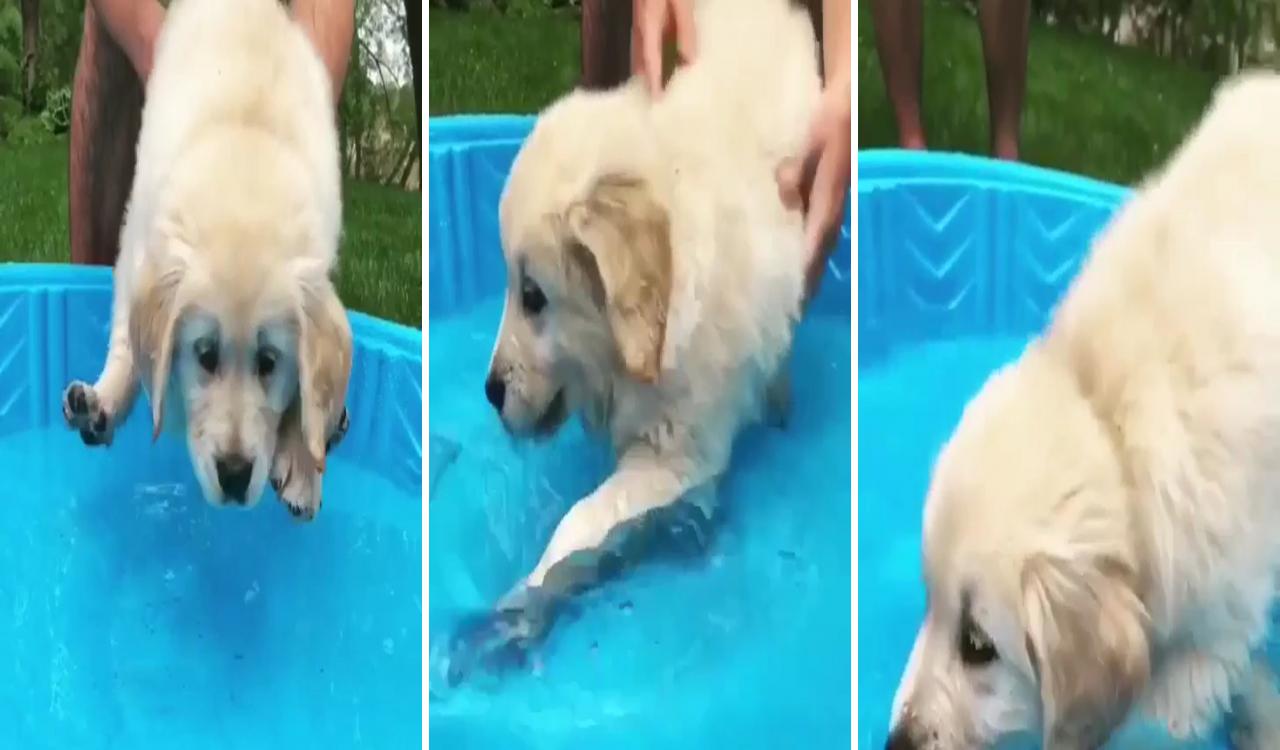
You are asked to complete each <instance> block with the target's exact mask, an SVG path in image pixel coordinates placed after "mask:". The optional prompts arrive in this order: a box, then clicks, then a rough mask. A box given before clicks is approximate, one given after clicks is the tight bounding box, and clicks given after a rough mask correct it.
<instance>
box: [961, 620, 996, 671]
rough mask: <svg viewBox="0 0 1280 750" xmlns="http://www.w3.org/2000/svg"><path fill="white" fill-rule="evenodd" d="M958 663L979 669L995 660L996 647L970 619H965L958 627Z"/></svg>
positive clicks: (989, 637) (984, 632)
mask: <svg viewBox="0 0 1280 750" xmlns="http://www.w3.org/2000/svg"><path fill="white" fill-rule="evenodd" d="M959 645H960V661H962V662H964V663H965V665H966V666H970V667H981V666H985V665H987V664H990V663H991V662H993V661H995V660H996V657H997V656H999V654H997V653H996V645H995V644H994V643H992V642H991V636H989V635H987V633H986V631H984V630H983V629H982V628H980V627H978V623H976V622H974V621H973V619H972V618H970V617H965V618H964V622H963V623H961V626H960V644H959Z"/></svg>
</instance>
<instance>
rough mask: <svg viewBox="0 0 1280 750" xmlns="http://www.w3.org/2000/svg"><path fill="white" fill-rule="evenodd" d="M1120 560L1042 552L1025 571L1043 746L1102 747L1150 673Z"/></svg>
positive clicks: (1131, 577) (1139, 608)
mask: <svg viewBox="0 0 1280 750" xmlns="http://www.w3.org/2000/svg"><path fill="white" fill-rule="evenodd" d="M1135 579H1136V576H1135V574H1134V572H1133V570H1132V569H1131V568H1130V567H1129V566H1127V565H1125V564H1124V563H1122V562H1120V561H1119V560H1115V559H1109V558H1093V559H1087V560H1078V561H1069V560H1064V559H1061V558H1051V557H1048V556H1045V555H1041V556H1037V557H1035V558H1032V559H1031V560H1030V561H1028V563H1027V564H1026V567H1025V568H1024V569H1023V571H1022V596H1023V617H1024V622H1025V625H1026V630H1027V651H1028V656H1029V658H1030V660H1031V666H1032V669H1033V670H1034V671H1035V674H1036V678H1037V680H1038V681H1039V683H1040V696H1041V702H1042V704H1043V710H1044V739H1043V746H1044V747H1045V748H1046V750H1075V749H1076V748H1083V747H1099V746H1101V745H1102V744H1103V743H1104V742H1105V741H1106V740H1107V738H1108V737H1109V736H1110V735H1111V733H1112V731H1113V730H1115V728H1116V727H1117V726H1119V725H1120V723H1121V722H1122V721H1123V720H1124V718H1125V716H1126V714H1127V713H1128V712H1129V708H1130V707H1131V706H1132V705H1133V702H1134V701H1135V700H1136V699H1137V697H1138V696H1139V695H1140V694H1141V692H1142V690H1143V689H1144V688H1145V686H1146V682H1147V678H1148V677H1149V673H1150V653H1149V650H1148V649H1149V643H1148V640H1147V627H1148V623H1149V619H1148V616H1147V612H1146V608H1145V607H1144V606H1143V605H1142V602H1141V601H1140V600H1139V598H1138V596H1137V594H1136V593H1135V591H1134V581H1135Z"/></svg>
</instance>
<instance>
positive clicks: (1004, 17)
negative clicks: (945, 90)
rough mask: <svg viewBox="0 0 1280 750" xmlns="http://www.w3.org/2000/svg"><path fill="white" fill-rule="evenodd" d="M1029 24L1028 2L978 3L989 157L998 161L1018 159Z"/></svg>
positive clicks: (1000, 0)
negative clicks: (988, 131)
mask: <svg viewBox="0 0 1280 750" xmlns="http://www.w3.org/2000/svg"><path fill="white" fill-rule="evenodd" d="M1030 22H1031V4H1030V2H1029V0H982V1H981V3H980V4H979V6H978V24H979V26H980V27H981V29H982V56H983V58H984V60H985V61H986V65H987V104H988V109H989V112H990V118H991V120H990V123H991V153H992V155H994V156H996V157H997V158H1000V159H1009V160H1012V161H1016V160H1017V159H1018V142H1019V136H1020V131H1021V129H1022V128H1021V126H1022V100H1023V97H1024V96H1025V94H1026V90H1027V35H1028V27H1029V25H1030Z"/></svg>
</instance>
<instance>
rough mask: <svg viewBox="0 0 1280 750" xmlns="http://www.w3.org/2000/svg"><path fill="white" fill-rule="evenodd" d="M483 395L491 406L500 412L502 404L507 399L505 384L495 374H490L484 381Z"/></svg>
mask: <svg viewBox="0 0 1280 750" xmlns="http://www.w3.org/2000/svg"><path fill="white" fill-rule="evenodd" d="M484 395H485V398H487V399H489V403H491V404H493V408H495V409H497V410H498V412H499V413H501V412H502V404H503V403H505V402H506V400H507V384H506V383H505V382H504V381H503V380H502V378H500V377H498V376H497V375H490V376H489V378H488V380H485V381H484Z"/></svg>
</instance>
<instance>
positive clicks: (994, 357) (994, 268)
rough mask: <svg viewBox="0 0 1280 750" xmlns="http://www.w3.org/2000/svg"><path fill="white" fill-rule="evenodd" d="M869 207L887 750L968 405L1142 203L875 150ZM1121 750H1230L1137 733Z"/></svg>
mask: <svg viewBox="0 0 1280 750" xmlns="http://www.w3.org/2000/svg"><path fill="white" fill-rule="evenodd" d="M857 193H858V220H859V223H858V264H859V268H858V295H859V298H858V316H859V317H858V326H859V331H858V333H859V343H858V349H859V364H858V367H859V372H858V431H859V432H858V435H859V443H858V467H859V468H858V471H859V474H858V514H859V515H858V646H859V650H858V659H859V661H858V693H859V697H858V701H859V705H858V726H859V738H858V747H860V748H864V749H868V750H872V749H873V750H881V748H883V747H884V742H885V738H886V735H887V734H888V721H889V712H890V709H891V704H892V701H893V694H894V691H895V689H896V688H897V684H898V679H899V677H900V676H901V674H902V670H903V668H904V666H905V665H906V661H907V657H908V655H909V653H910V651H911V645H912V641H913V640H914V638H915V633H916V629H917V627H918V626H919V623H920V621H921V618H922V617H923V615H924V589H923V578H922V574H921V569H920V526H921V518H922V507H923V501H924V493H925V490H926V488H927V486H928V482H929V474H930V470H931V467H932V464H933V461H934V459H935V457H936V456H937V453H938V451H939V450H940V449H941V447H942V445H943V443H944V442H945V441H946V439H947V437H948V436H949V435H950V434H951V431H952V430H953V429H954V427H955V425H956V423H957V422H958V421H959V419H960V414H961V411H962V410H963V408H964V405H965V403H967V401H968V400H969V399H970V398H971V397H972V396H973V395H974V394H975V393H977V391H978V389H979V388H980V387H981V386H982V384H983V382H985V380H986V379H987V377H988V376H989V375H990V374H991V373H992V372H994V371H995V370H996V369H997V368H999V367H1000V366H1001V365H1004V364H1006V363H1008V362H1011V361H1012V360H1014V359H1016V358H1017V357H1018V356H1019V354H1021V352H1022V350H1023V348H1024V347H1025V346H1026V344H1027V342H1028V340H1029V339H1030V337H1031V336H1032V335H1034V334H1035V333H1038V332H1039V331H1040V330H1041V329H1042V328H1043V326H1044V325H1045V324H1046V323H1047V321H1048V316H1049V314H1050V312H1051V310H1052V309H1053V306H1054V304H1055V303H1056V302H1057V301H1058V299H1059V298H1060V297H1061V295H1062V293H1063V292H1064V291H1065V290H1066V287H1067V285H1068V284H1069V283H1070V282H1071V279H1072V278H1073V277H1074V275H1075V273H1076V271H1077V270H1078V269H1079V265H1080V262H1081V260H1082V259H1083V258H1084V257H1085V254H1086V252H1087V250H1088V248H1089V245H1090V243H1091V241H1092V240H1093V238H1094V236H1095V235H1096V234H1097V233H1098V231H1099V230H1100V229H1102V227H1103V226H1104V225H1105V223H1106V221H1107V220H1108V219H1109V218H1110V216H1111V214H1112V212H1113V211H1114V210H1115V208H1116V206H1117V205H1119V204H1120V202H1121V201H1123V200H1124V198H1125V196H1126V194H1127V191H1126V190H1124V189H1121V188H1118V187H1115V186H1112V185H1105V184H1102V183H1098V182H1094V181H1092V180H1087V179H1084V178H1081V177H1076V176H1073V175H1066V174H1061V173H1057V172H1051V171H1048V170H1043V169H1037V168H1034V167H1028V166H1025V165H1019V164H1006V163H1000V162H993V161H988V160H985V159H978V158H974V157H967V156H959V155H953V154H936V153H930V154H916V153H903V152H897V151H882V152H876V151H870V152H868V151H864V152H860V153H859V157H858V190H857ZM1015 744H1017V745H1018V746H1025V744H1026V743H1025V742H1023V743H1015ZM1032 746H1034V743H1033V744H1032ZM1109 747H1115V748H1134V749H1135V750H1160V749H1161V748H1205V749H1206V750H1209V749H1212V748H1225V747H1228V745H1226V744H1225V743H1223V742H1220V741H1214V742H1205V743H1190V742H1186V743H1177V742H1174V741H1173V740H1172V739H1170V738H1169V737H1167V736H1166V735H1164V734H1162V733H1161V732H1159V731H1158V730H1156V729H1154V728H1152V727H1150V726H1140V725H1137V724H1134V725H1133V726H1130V727H1127V728H1126V729H1125V731H1124V732H1123V733H1121V734H1120V735H1119V736H1117V737H1116V738H1114V740H1113V742H1112V743H1111V744H1110V745H1109Z"/></svg>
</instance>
